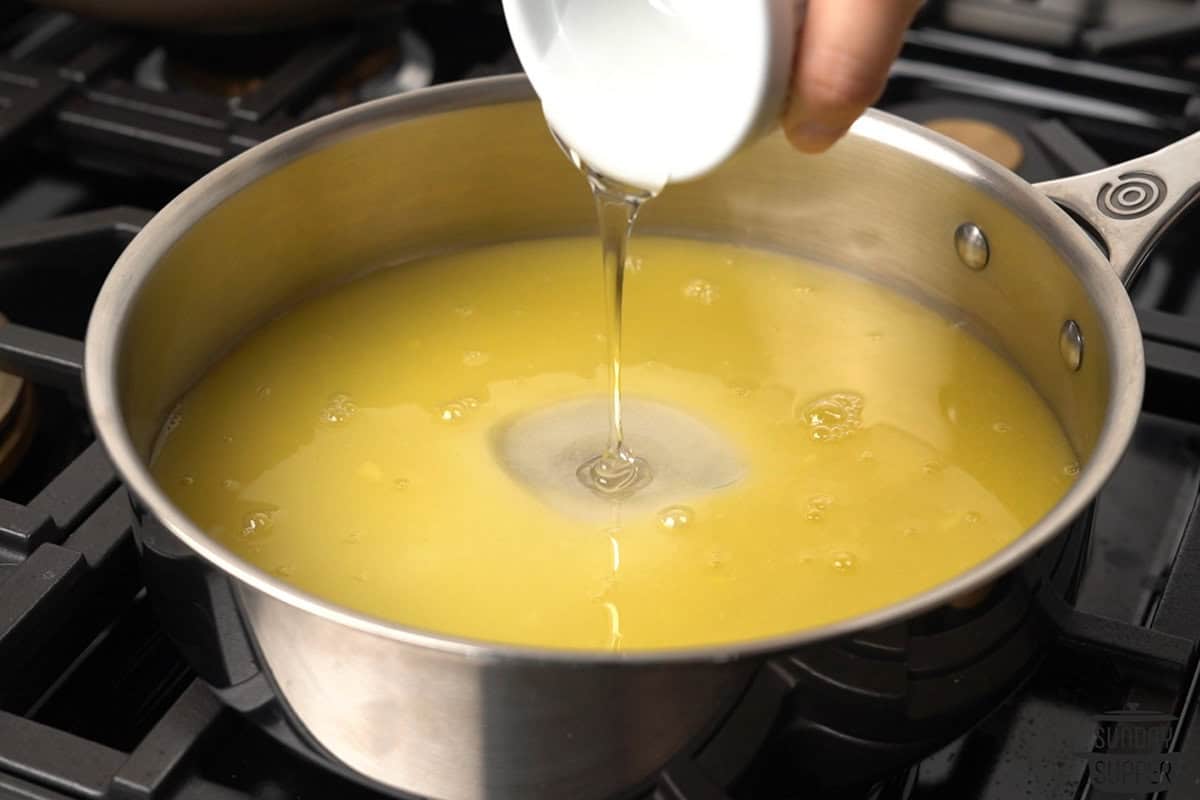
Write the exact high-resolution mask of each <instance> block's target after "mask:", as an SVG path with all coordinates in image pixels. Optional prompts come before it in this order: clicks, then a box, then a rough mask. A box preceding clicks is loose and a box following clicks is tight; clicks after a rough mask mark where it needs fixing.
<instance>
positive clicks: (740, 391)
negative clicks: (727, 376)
mask: <svg viewBox="0 0 1200 800" xmlns="http://www.w3.org/2000/svg"><path fill="white" fill-rule="evenodd" d="M731 388H732V389H733V393H734V394H735V395H737V396H738V397H741V398H746V397H749V396H750V395H752V394H754V389H752V388H750V387H749V386H746V385H745V384H743V383H734V384H731Z"/></svg>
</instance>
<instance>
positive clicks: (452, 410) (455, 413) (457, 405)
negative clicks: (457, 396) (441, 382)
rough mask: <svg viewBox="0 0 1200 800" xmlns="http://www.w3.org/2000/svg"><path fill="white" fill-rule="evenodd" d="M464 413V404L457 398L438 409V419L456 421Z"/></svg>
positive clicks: (465, 412)
mask: <svg viewBox="0 0 1200 800" xmlns="http://www.w3.org/2000/svg"><path fill="white" fill-rule="evenodd" d="M466 415H467V407H466V405H464V404H463V403H461V402H459V401H457V400H455V401H454V402H452V403H446V405H444V406H442V407H441V408H439V409H438V419H440V420H441V421H442V422H458V421H459V420H460V419H462V418H463V417H465V416H466Z"/></svg>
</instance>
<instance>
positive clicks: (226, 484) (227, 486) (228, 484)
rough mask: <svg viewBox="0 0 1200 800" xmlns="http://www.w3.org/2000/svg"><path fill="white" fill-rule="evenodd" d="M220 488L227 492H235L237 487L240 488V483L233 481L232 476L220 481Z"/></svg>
mask: <svg viewBox="0 0 1200 800" xmlns="http://www.w3.org/2000/svg"><path fill="white" fill-rule="evenodd" d="M221 488H222V489H224V490H225V491H227V492H236V491H237V490H238V489H240V488H242V484H241V483H239V482H238V481H235V480H234V479H233V478H226V479H225V480H223V481H221Z"/></svg>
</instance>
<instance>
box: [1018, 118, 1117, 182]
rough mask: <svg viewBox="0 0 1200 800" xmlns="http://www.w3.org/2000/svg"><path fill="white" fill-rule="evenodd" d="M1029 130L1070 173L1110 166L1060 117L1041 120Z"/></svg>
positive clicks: (1063, 168) (1075, 173)
mask: <svg viewBox="0 0 1200 800" xmlns="http://www.w3.org/2000/svg"><path fill="white" fill-rule="evenodd" d="M1027 132H1028V133H1029V135H1030V136H1031V137H1033V139H1034V140H1035V141H1036V142H1037V143H1038V144H1040V145H1041V146H1042V147H1043V148H1045V150H1046V152H1047V154H1048V155H1049V156H1050V157H1051V158H1052V159H1053V160H1055V161H1057V162H1058V166H1059V167H1060V168H1061V169H1062V170H1063V171H1064V172H1065V173H1066V174H1068V175H1083V174H1084V173H1087V172H1095V171H1096V170H1098V169H1104V168H1105V167H1107V166H1108V162H1107V161H1105V160H1104V159H1103V158H1101V157H1100V155H1099V154H1098V153H1097V152H1096V151H1095V150H1093V149H1092V147H1091V145H1089V144H1088V143H1087V142H1085V141H1084V140H1083V139H1082V138H1080V136H1079V135H1078V134H1076V133H1075V131H1073V130H1071V129H1070V128H1069V127H1068V126H1067V125H1066V124H1065V123H1064V122H1063V121H1062V120H1060V119H1046V120H1039V121H1038V122H1035V123H1033V124H1031V125H1030V126H1029V127H1028V128H1027Z"/></svg>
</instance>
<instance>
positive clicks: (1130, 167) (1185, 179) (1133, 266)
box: [1037, 133, 1200, 284]
mask: <svg viewBox="0 0 1200 800" xmlns="http://www.w3.org/2000/svg"><path fill="white" fill-rule="evenodd" d="M1037 188H1038V189H1039V190H1041V192H1042V193H1043V194H1045V195H1046V196H1047V197H1049V198H1050V199H1051V200H1053V201H1054V202H1056V203H1058V204H1059V205H1060V206H1063V207H1064V208H1066V209H1067V210H1068V211H1070V212H1072V213H1074V214H1075V215H1077V216H1078V217H1080V218H1081V219H1083V220H1084V221H1085V222H1086V223H1087V224H1089V225H1090V226H1091V227H1092V228H1093V229H1094V230H1095V232H1096V233H1097V234H1098V235H1099V236H1100V238H1101V239H1102V240H1103V241H1102V244H1103V245H1104V247H1105V248H1106V249H1107V250H1108V257H1109V260H1110V261H1111V262H1112V265H1113V269H1115V270H1116V271H1117V275H1118V276H1119V277H1120V278H1121V280H1122V281H1124V282H1125V283H1126V284H1128V283H1129V282H1130V281H1131V280H1132V279H1133V277H1134V275H1136V274H1137V271H1138V269H1139V268H1140V267H1141V266H1142V263H1143V262H1144V261H1145V260H1146V256H1147V255H1149V253H1150V250H1151V249H1152V248H1153V247H1154V245H1155V244H1156V243H1157V242H1158V239H1159V237H1160V236H1161V235H1162V233H1163V231H1165V230H1166V229H1167V228H1168V227H1170V225H1171V223H1173V222H1174V221H1175V220H1176V219H1177V218H1178V217H1179V215H1180V214H1182V213H1183V212H1184V210H1186V209H1187V207H1188V206H1190V205H1191V204H1192V202H1193V201H1195V199H1196V198H1197V196H1198V195H1200V133H1197V134H1193V135H1191V136H1189V137H1187V138H1186V139H1182V140H1180V141H1178V142H1176V143H1175V144H1172V145H1169V146H1168V147H1164V148H1163V149H1162V150H1159V151H1158V152H1157V153H1151V154H1150V155H1148V156H1143V157H1142V158H1136V159H1134V160H1133V161H1126V162H1125V163H1124V164H1117V165H1116V166H1114V167H1108V168H1106V169H1102V170H1098V171H1096V172H1089V173H1087V174H1086V175H1078V176H1076V177H1073V178H1063V179H1061V180H1056V181H1047V182H1046V183H1039V184H1037Z"/></svg>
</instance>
